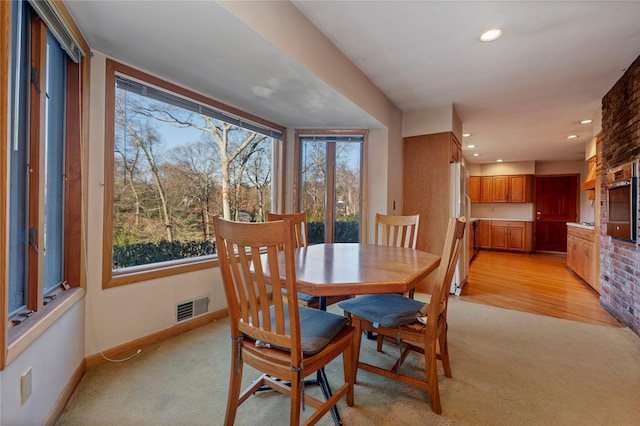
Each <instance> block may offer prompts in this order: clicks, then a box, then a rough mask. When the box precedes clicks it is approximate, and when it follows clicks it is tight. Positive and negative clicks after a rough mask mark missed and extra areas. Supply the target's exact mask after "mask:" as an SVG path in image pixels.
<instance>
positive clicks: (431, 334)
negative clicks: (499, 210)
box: [338, 217, 466, 414]
mask: <svg viewBox="0 0 640 426" xmlns="http://www.w3.org/2000/svg"><path fill="white" fill-rule="evenodd" d="M465 225H466V218H464V217H463V218H461V219H459V220H458V219H456V218H451V219H449V225H448V228H447V235H446V239H445V244H444V248H443V250H442V256H441V260H440V266H439V267H438V270H437V277H436V283H435V287H434V289H433V293H432V295H431V300H430V301H429V303H427V304H425V303H423V302H420V301H417V300H414V299H410V298H408V297H405V296H402V295H399V294H374V295H366V296H362V297H356V298H355V299H350V300H347V301H344V302H342V303H340V304H339V305H338V306H340V307H341V308H342V309H344V311H345V312H346V313H347V315H348V316H349V318H350V319H351V323H352V325H353V326H354V327H355V328H356V334H355V342H354V344H355V357H356V366H357V368H360V369H363V370H365V371H369V372H372V373H375V374H379V375H381V376H383V377H387V378H390V379H394V380H398V381H400V382H402V383H405V384H408V385H412V386H417V387H419V388H422V389H425V390H427V391H428V393H429V400H430V402H431V409H432V410H433V411H434V412H435V413H437V414H441V413H442V407H441V404H440V391H439V389H438V373H437V365H436V359H440V360H441V361H442V365H443V368H444V374H445V376H446V377H452V375H451V364H450V361H449V350H448V347H447V344H448V342H447V305H448V300H449V287H450V284H451V280H452V279H453V274H454V272H455V268H456V263H457V261H458V257H459V255H460V250H461V249H462V236H463V235H464V228H465ZM418 317H421V318H422V319H423V321H424V322H425V323H424V324H423V323H422V322H421V321H419V320H418V319H417V318H418ZM424 317H426V319H425V318H424ZM363 331H371V332H376V333H378V334H379V335H383V336H386V337H390V338H395V339H396V340H397V341H398V346H399V348H400V356H399V358H398V360H397V361H396V363H395V364H394V365H393V366H392V367H391V368H390V369H385V368H382V367H379V366H376V365H372V364H368V363H365V362H363V361H360V360H359V356H360V345H361V341H362V332H363ZM438 349H439V350H438ZM411 351H416V352H419V353H422V354H424V368H425V371H424V377H422V378H420V377H414V376H411V375H408V374H405V373H402V372H401V371H400V367H401V366H402V363H403V362H404V360H405V359H406V357H407V356H408V355H409V353H410V352H411Z"/></svg>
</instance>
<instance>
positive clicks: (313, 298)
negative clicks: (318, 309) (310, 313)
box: [282, 289, 320, 303]
mask: <svg viewBox="0 0 640 426" xmlns="http://www.w3.org/2000/svg"><path fill="white" fill-rule="evenodd" d="M286 294H287V290H286V289H282V295H283V296H284V295H286ZM298 300H301V301H303V302H304V303H317V302H318V301H319V300H320V298H319V297H317V296H311V295H309V294H305V293H300V292H298Z"/></svg>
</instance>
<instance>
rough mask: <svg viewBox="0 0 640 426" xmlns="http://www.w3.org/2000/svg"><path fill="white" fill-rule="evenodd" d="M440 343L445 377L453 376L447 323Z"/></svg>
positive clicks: (441, 334)
mask: <svg viewBox="0 0 640 426" xmlns="http://www.w3.org/2000/svg"><path fill="white" fill-rule="evenodd" d="M439 343H440V357H441V358H442V367H443V368H444V375H445V377H448V378H452V377H453V375H452V374H451V363H450V361H449V345H448V343H447V325H446V324H445V326H444V327H443V329H442V332H441V333H440V338H439Z"/></svg>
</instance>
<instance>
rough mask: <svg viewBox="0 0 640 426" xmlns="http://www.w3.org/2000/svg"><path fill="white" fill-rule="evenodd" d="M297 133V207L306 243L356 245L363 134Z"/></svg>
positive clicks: (359, 207)
mask: <svg viewBox="0 0 640 426" xmlns="http://www.w3.org/2000/svg"><path fill="white" fill-rule="evenodd" d="M325 132H326V131H324V132H323V131H302V130H299V131H298V137H297V139H298V147H299V150H300V151H299V154H300V155H299V170H300V173H299V184H298V186H299V188H300V191H299V194H300V200H299V201H298V202H299V205H300V208H301V210H303V211H304V212H306V213H307V218H308V228H309V242H310V243H312V244H313V243H323V242H327V243H333V242H335V243H350V242H359V241H360V234H361V228H362V219H361V209H362V193H363V190H362V182H363V158H364V152H365V146H366V132H363V131H358V132H350V131H334V132H326V133H325Z"/></svg>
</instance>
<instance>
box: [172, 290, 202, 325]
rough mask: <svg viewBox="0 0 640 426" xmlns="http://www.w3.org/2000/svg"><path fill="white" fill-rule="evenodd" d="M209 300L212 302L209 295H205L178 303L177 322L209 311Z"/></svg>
mask: <svg viewBox="0 0 640 426" xmlns="http://www.w3.org/2000/svg"><path fill="white" fill-rule="evenodd" d="M209 302H211V299H210V298H209V296H204V297H199V298H197V299H191V300H187V301H185V302H181V303H178V304H176V322H181V321H185V320H188V319H191V318H195V317H198V316H200V315H204V314H206V313H208V312H209Z"/></svg>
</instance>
